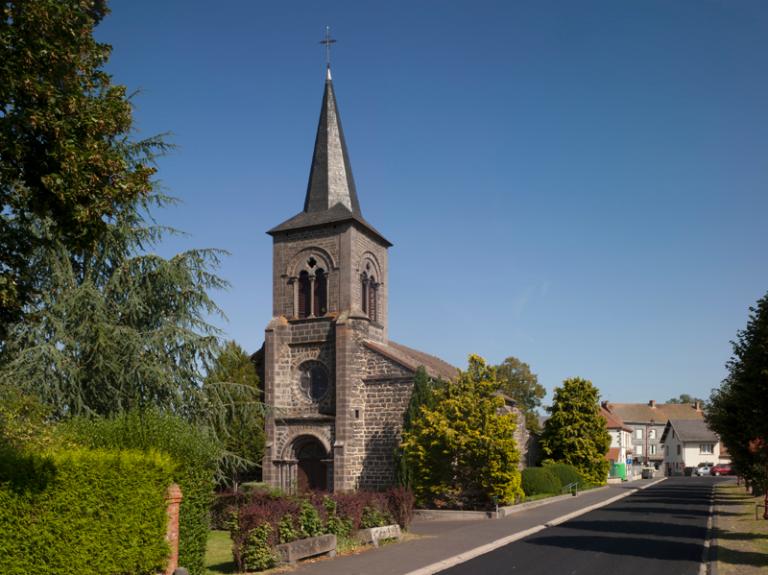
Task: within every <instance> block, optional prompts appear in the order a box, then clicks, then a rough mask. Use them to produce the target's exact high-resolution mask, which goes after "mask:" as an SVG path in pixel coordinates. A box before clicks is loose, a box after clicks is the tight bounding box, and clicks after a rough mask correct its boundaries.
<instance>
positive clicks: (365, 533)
mask: <svg viewBox="0 0 768 575" xmlns="http://www.w3.org/2000/svg"><path fill="white" fill-rule="evenodd" d="M402 536H403V534H402V532H401V531H400V526H399V525H397V524H395V525H385V526H383V527H371V528H370V529H361V530H360V531H358V532H357V540H358V541H360V543H365V544H373V546H374V547H378V546H379V541H382V540H384V539H400V538H401V537H402Z"/></svg>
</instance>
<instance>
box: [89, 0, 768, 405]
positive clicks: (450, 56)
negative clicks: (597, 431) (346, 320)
mask: <svg viewBox="0 0 768 575" xmlns="http://www.w3.org/2000/svg"><path fill="white" fill-rule="evenodd" d="M111 7H112V11H113V13H112V15H110V16H109V17H108V18H107V20H105V22H104V23H103V24H102V25H101V26H100V27H99V28H98V30H97V36H98V38H99V39H101V40H102V41H106V42H108V43H110V44H112V45H113V46H114V52H113V56H112V59H111V61H110V64H109V67H108V69H109V71H110V72H111V73H112V74H113V75H114V79H115V81H116V82H119V83H123V84H126V85H127V86H128V88H129V89H130V90H136V89H138V90H141V94H139V95H138V96H137V97H136V98H135V100H134V102H135V105H136V114H135V117H136V121H137V126H138V128H139V134H138V135H139V136H148V135H152V134H155V133H158V132H166V131H168V132H172V134H173V135H172V137H171V141H172V142H174V143H175V144H177V145H178V149H177V150H176V151H175V152H173V153H172V154H171V155H170V156H168V157H167V158H164V159H163V160H162V161H161V163H160V172H159V175H160V178H161V179H162V181H163V183H164V185H165V186H166V188H167V189H168V191H169V192H170V193H171V194H172V195H175V196H177V197H178V198H180V199H181V200H182V202H183V203H182V204H181V205H180V206H177V207H173V208H169V209H167V210H164V211H163V212H162V213H158V214H157V216H158V219H159V220H160V221H161V222H162V223H165V224H169V225H173V226H175V227H178V228H180V229H182V230H184V231H186V232H188V234H189V236H188V237H185V238H181V239H174V240H172V241H167V242H166V243H165V244H164V245H163V246H162V247H161V252H162V253H164V254H166V255H168V254H171V253H173V252H175V251H178V250H181V249H184V248H187V247H217V248H222V249H225V250H228V251H229V252H230V253H231V255H230V256H229V257H227V258H226V259H225V261H224V264H223V266H222V268H221V270H220V273H221V275H222V276H223V277H225V278H226V279H228V280H229V281H230V282H231V283H232V287H231V289H230V290H229V291H227V292H223V293H219V294H217V295H216V298H215V299H216V300H217V302H218V303H219V304H220V305H221V307H222V308H223V309H224V311H225V313H226V314H227V316H228V321H227V322H226V323H222V324H221V326H222V328H223V329H224V330H225V332H226V335H227V337H229V338H233V339H235V340H236V341H237V342H238V343H240V344H241V345H242V346H243V347H244V348H246V349H247V350H249V351H255V350H256V349H258V347H259V346H260V345H261V343H262V341H263V335H264V327H265V326H266V324H267V322H268V321H269V319H270V315H271V273H272V268H271V238H270V237H269V236H267V235H266V234H265V231H266V230H267V229H269V228H271V227H273V226H274V225H277V224H278V223H280V222H282V221H283V220H285V219H287V218H288V217H290V216H292V215H294V214H295V213H297V212H298V211H300V210H301V209H302V207H303V201H304V194H305V191H306V185H307V178H308V174H309V164H310V159H311V153H312V146H313V143H314V136H315V130H316V126H317V118H318V114H319V111H320V102H321V97H322V89H323V80H324V53H323V49H322V47H321V46H320V45H319V44H318V41H319V40H320V39H322V36H323V34H324V30H325V26H326V25H330V26H331V27H332V35H333V36H334V37H335V38H336V39H337V40H338V42H337V44H336V45H335V47H334V50H333V56H332V58H333V77H334V86H335V89H336V95H337V99H338V104H339V109H340V113H341V117H342V120H343V124H344V131H345V135H346V139H347V145H348V147H349V152H350V158H351V162H352V167H353V171H354V174H355V180H356V183H357V190H358V194H359V197H360V202H361V206H362V211H363V214H364V216H365V217H366V219H367V220H368V221H370V222H371V224H373V225H374V226H375V227H376V228H377V229H379V230H380V231H381V232H382V233H383V234H384V235H385V237H387V238H388V239H389V240H390V241H392V242H393V243H394V244H395V245H394V247H393V248H391V250H390V275H389V295H390V302H389V306H390V307H389V313H390V316H389V317H390V337H391V338H392V339H394V340H396V341H399V342H401V343H404V344H406V345H410V346H413V347H416V348H419V349H422V350H424V351H427V352H429V353H433V354H435V355H438V356H440V357H442V358H444V359H446V360H447V361H450V362H452V363H453V364H455V365H457V366H459V367H465V366H466V356H467V354H469V353H478V354H480V355H482V356H484V357H485V358H486V359H487V360H489V361H491V362H494V363H496V362H500V361H501V360H503V359H504V358H505V357H506V356H509V355H514V356H517V357H519V358H521V359H522V360H524V361H526V362H528V363H529V364H530V365H531V367H532V369H533V370H534V372H536V373H538V375H539V380H540V382H541V383H542V384H543V385H544V386H545V387H546V388H547V389H548V391H551V390H552V388H553V387H554V386H556V385H558V384H559V383H560V382H561V381H562V380H563V379H564V378H566V377H570V376H577V375H578V376H582V377H585V378H589V379H591V380H592V381H593V382H594V383H595V385H597V386H598V387H599V388H600V390H601V392H602V396H603V398H605V399H609V400H611V401H615V402H621V401H647V400H649V399H655V400H657V401H664V400H667V399H669V398H670V397H673V396H677V395H678V394H680V393H690V394H692V395H698V396H703V397H708V396H709V392H710V390H711V389H712V388H713V387H715V386H717V385H718V384H719V382H720V380H721V379H722V378H723V376H724V375H725V368H724V363H725V361H726V360H727V359H728V357H729V355H730V344H729V340H731V339H733V338H734V337H735V335H736V331H737V330H738V329H741V328H743V327H744V326H745V324H746V320H747V314H748V307H749V306H750V305H752V304H753V303H754V302H755V301H756V300H757V299H758V298H759V297H761V296H762V295H763V294H765V293H766V290H768V256H767V254H768V250H767V248H768V233H767V231H768V112H767V108H768V2H764V1H754V2H747V1H736V0H720V1H710V0H690V1H683V0H679V1H674V2H672V1H669V0H659V1H653V0H638V1H632V0H625V1H621V2H617V1H615V0H605V1H579V2H575V1H570V0H562V1H559V2H552V1H546V0H544V1H542V0H530V1H526V2H519V1H496V2H492V1H486V0H472V1H468V0H467V1H461V2H459V1H449V0H439V1H438V0H431V1H430V0H424V1H419V2H415V1H413V0H410V1H393V0H388V1H387V2H361V1H359V0H357V1H347V2H336V1H331V0H327V1H323V2H317V1H309V0H307V1H288V0H281V1H278V0H275V1H271V2H256V1H245V0H241V1H228V0H221V1H219V2H210V1H208V2H201V1H197V0H183V1H182V0H174V1H171V0H164V1H157V0H153V1H150V0H113V1H112V2H111Z"/></svg>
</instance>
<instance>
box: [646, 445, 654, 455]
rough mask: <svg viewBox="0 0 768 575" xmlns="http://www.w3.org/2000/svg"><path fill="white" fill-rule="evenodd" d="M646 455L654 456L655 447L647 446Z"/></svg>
mask: <svg viewBox="0 0 768 575" xmlns="http://www.w3.org/2000/svg"><path fill="white" fill-rule="evenodd" d="M648 455H656V446H655V445H649V446H648Z"/></svg>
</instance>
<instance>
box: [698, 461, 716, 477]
mask: <svg viewBox="0 0 768 575" xmlns="http://www.w3.org/2000/svg"><path fill="white" fill-rule="evenodd" d="M693 474H694V475H698V476H699V477H703V476H705V475H712V464H711V463H700V464H699V466H698V467H697V468H696V469H694V470H693Z"/></svg>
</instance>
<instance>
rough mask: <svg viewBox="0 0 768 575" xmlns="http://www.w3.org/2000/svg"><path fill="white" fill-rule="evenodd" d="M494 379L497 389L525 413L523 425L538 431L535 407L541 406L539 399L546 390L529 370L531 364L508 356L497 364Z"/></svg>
mask: <svg viewBox="0 0 768 575" xmlns="http://www.w3.org/2000/svg"><path fill="white" fill-rule="evenodd" d="M495 369H496V379H497V380H498V382H499V389H500V390H501V391H503V392H504V393H506V394H507V395H508V396H510V397H511V398H512V399H514V400H515V402H516V403H517V407H518V408H519V409H520V410H521V411H522V412H523V413H524V414H525V425H526V427H527V428H528V429H529V430H530V431H534V432H538V431H539V418H538V416H537V413H536V409H537V408H539V407H541V400H542V399H544V396H545V395H546V394H547V390H546V389H544V386H543V385H541V384H540V383H539V378H538V377H537V376H536V374H535V373H533V372H532V371H531V366H529V365H528V364H527V363H525V362H523V361H520V360H519V359H517V358H516V357H508V358H507V359H505V360H504V361H503V362H502V363H501V365H497V366H496V367H495Z"/></svg>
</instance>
